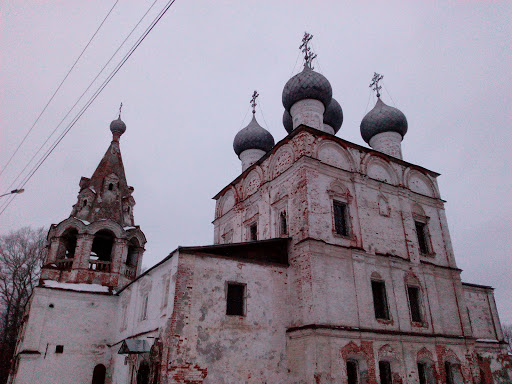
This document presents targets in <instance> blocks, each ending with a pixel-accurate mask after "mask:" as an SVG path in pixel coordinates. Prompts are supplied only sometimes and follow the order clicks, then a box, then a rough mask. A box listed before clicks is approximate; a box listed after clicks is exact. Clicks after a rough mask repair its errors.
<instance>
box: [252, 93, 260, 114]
mask: <svg viewBox="0 0 512 384" xmlns="http://www.w3.org/2000/svg"><path fill="white" fill-rule="evenodd" d="M259 95H260V94H259V93H258V91H254V93H253V94H252V97H251V107H252V114H253V115H254V114H256V99H257V98H258V96H259Z"/></svg>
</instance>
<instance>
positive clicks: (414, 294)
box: [407, 285, 423, 323]
mask: <svg viewBox="0 0 512 384" xmlns="http://www.w3.org/2000/svg"><path fill="white" fill-rule="evenodd" d="M407 295H408V296H409V308H410V309H411V320H412V321H414V322H416V323H421V322H422V321H423V319H422V318H421V306H420V288H419V287H412V286H410V285H409V286H407Z"/></svg>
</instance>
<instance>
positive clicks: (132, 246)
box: [126, 237, 140, 267]
mask: <svg viewBox="0 0 512 384" xmlns="http://www.w3.org/2000/svg"><path fill="white" fill-rule="evenodd" d="M138 248H140V246H139V242H138V241H137V239H136V238H135V237H134V238H132V239H131V240H130V241H129V242H128V255H127V256H126V265H127V266H129V267H136V266H137V261H138V260H137V259H138Z"/></svg>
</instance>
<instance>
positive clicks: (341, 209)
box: [333, 200, 348, 236]
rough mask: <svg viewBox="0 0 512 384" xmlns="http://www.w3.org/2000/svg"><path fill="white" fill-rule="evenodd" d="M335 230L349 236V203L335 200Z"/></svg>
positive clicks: (339, 233)
mask: <svg viewBox="0 0 512 384" xmlns="http://www.w3.org/2000/svg"><path fill="white" fill-rule="evenodd" d="M333 207H334V230H335V231H336V233H337V234H338V235H342V236H348V223H347V204H345V203H342V202H340V201H337V200H333Z"/></svg>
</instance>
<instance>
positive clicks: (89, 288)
mask: <svg viewBox="0 0 512 384" xmlns="http://www.w3.org/2000/svg"><path fill="white" fill-rule="evenodd" d="M43 286H44V287H46V288H59V289H67V290H69V291H77V292H102V293H108V287H105V286H103V285H99V284H74V283H59V282H58V281H53V280H43Z"/></svg>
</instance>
